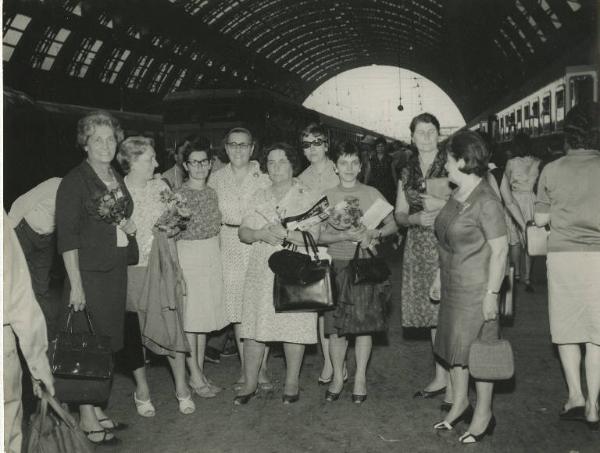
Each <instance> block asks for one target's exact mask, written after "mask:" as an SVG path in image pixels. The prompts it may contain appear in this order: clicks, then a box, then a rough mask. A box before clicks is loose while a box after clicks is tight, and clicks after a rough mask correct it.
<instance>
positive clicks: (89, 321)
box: [65, 307, 96, 335]
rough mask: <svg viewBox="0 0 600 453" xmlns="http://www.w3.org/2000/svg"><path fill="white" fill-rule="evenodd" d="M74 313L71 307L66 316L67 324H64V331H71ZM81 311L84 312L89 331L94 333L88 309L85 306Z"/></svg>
mask: <svg viewBox="0 0 600 453" xmlns="http://www.w3.org/2000/svg"><path fill="white" fill-rule="evenodd" d="M74 313H75V309H74V308H73V307H71V309H70V310H69V316H68V317H67V325H66V326H65V332H69V333H73V314H74ZM83 313H84V314H85V318H86V320H87V325H88V328H89V329H90V333H91V334H92V335H96V330H95V329H94V325H93V324H92V314H91V313H90V312H89V311H88V309H87V308H84V309H83Z"/></svg>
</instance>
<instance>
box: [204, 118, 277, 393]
mask: <svg viewBox="0 0 600 453" xmlns="http://www.w3.org/2000/svg"><path fill="white" fill-rule="evenodd" d="M224 146H225V152H226V154H227V158H228V159H229V163H228V164H227V165H226V166H225V167H223V168H221V169H220V170H218V171H216V172H214V173H213V174H211V176H210V178H209V181H208V185H209V186H210V187H212V188H213V189H214V190H215V191H216V192H217V197H218V200H219V210H220V211H221V215H222V218H221V223H222V227H221V233H220V239H221V260H222V263H223V281H224V284H225V292H224V304H225V313H226V315H227V319H228V321H229V322H230V323H232V324H233V325H234V332H235V340H236V343H237V346H238V352H239V356H240V362H241V365H242V367H241V377H240V379H239V381H238V384H242V383H243V382H244V377H243V376H244V369H243V368H244V360H243V351H242V343H241V337H240V332H241V330H240V328H241V326H240V323H241V321H242V296H243V293H244V278H245V276H246V270H247V268H248V258H249V256H250V248H251V247H250V246H249V245H248V244H244V243H242V242H241V241H240V239H239V237H238V228H239V226H240V224H241V223H242V218H243V217H244V216H245V215H246V213H247V212H248V210H249V209H250V198H251V197H252V195H253V194H254V192H256V191H257V190H258V189H264V188H266V187H268V186H269V185H270V180H269V177H268V176H267V175H265V174H263V173H262V172H261V170H260V167H259V164H258V162H257V161H255V160H250V158H251V156H252V153H253V152H254V139H253V137H252V134H251V133H250V131H249V130H248V129H245V128H242V127H236V128H233V129H231V130H230V131H229V132H228V133H227V135H226V136H225V140H224ZM265 356H266V354H265ZM268 381H269V380H268V378H267V375H266V367H263V368H262V370H261V374H260V375H259V383H260V384H263V385H269V384H268Z"/></svg>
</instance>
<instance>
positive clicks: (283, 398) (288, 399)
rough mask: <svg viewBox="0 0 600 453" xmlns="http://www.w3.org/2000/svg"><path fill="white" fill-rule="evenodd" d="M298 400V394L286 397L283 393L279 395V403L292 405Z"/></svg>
mask: <svg viewBox="0 0 600 453" xmlns="http://www.w3.org/2000/svg"><path fill="white" fill-rule="evenodd" d="M299 399H300V392H298V393H296V394H295V395H286V394H285V393H284V394H283V395H281V401H283V404H293V403H295V402H296V401H298V400H299Z"/></svg>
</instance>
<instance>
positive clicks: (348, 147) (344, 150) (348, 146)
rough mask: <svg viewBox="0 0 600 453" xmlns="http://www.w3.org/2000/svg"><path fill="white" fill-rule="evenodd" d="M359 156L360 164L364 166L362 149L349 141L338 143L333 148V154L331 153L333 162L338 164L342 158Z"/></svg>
mask: <svg viewBox="0 0 600 453" xmlns="http://www.w3.org/2000/svg"><path fill="white" fill-rule="evenodd" d="M354 155H355V156H358V160H359V161H360V164H361V165H363V163H364V162H363V156H362V152H361V150H360V148H359V147H358V145H357V144H356V143H355V142H351V141H349V140H344V141H341V142H339V143H337V144H336V145H335V146H334V147H333V152H332V153H331V157H332V159H333V162H334V163H336V164H337V161H338V159H339V158H340V157H342V156H354Z"/></svg>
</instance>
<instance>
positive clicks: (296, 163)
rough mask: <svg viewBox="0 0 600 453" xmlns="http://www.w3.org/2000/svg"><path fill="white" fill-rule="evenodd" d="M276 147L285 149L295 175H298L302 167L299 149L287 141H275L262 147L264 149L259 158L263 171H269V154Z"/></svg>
mask: <svg viewBox="0 0 600 453" xmlns="http://www.w3.org/2000/svg"><path fill="white" fill-rule="evenodd" d="M276 149H280V150H281V151H283V152H284V153H285V157H287V160H288V161H289V162H290V165H291V166H292V172H293V175H294V176H296V175H297V174H298V173H299V172H300V170H301V168H302V167H301V165H302V162H301V160H300V155H299V154H298V151H297V150H296V148H294V147H293V146H292V145H290V144H288V143H285V142H277V143H273V144H271V145H269V146H266V147H264V148H263V149H262V151H261V153H260V158H259V160H258V161H259V163H260V169H261V170H262V171H263V173H267V161H268V159H269V154H270V153H271V151H275V150H276Z"/></svg>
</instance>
